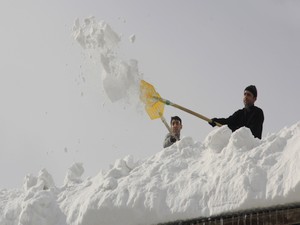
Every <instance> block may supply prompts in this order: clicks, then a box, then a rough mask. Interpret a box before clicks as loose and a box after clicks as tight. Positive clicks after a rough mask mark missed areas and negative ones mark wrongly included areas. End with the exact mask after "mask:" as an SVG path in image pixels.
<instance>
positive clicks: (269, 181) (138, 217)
mask: <svg viewBox="0 0 300 225" xmlns="http://www.w3.org/2000/svg"><path fill="white" fill-rule="evenodd" d="M299 149H300V122H299V123H297V124H295V125H293V126H291V127H290V128H284V129H282V130H281V131H280V132H278V133H277V134H271V135H269V136H267V137H265V138H263V139H262V140H258V139H255V138H253V136H252V134H251V132H250V130H249V129H248V128H241V129H239V130H237V131H236V132H234V133H231V131H230V130H229V129H228V128H227V127H225V126H224V127H222V128H216V129H215V130H213V131H212V132H211V133H210V134H209V135H208V136H207V138H206V139H205V141H204V142H203V143H201V142H194V141H193V140H192V138H191V137H185V138H183V139H182V140H181V141H179V142H177V143H175V144H174V145H172V146H170V147H169V148H166V149H162V150H160V151H159V152H158V153H157V154H155V155H153V156H152V157H150V158H148V159H145V160H142V161H134V159H133V157H132V156H127V157H125V158H124V159H119V160H117V161H116V162H115V164H114V166H112V168H111V169H109V170H108V171H100V172H99V174H98V175H96V176H95V177H92V178H89V179H86V180H82V179H81V176H82V174H83V171H84V170H83V167H82V165H81V164H80V163H77V164H74V165H73V166H72V167H70V169H69V171H68V172H67V174H66V179H65V185H64V186H63V187H55V184H54V183H53V180H52V178H51V175H50V174H48V173H47V171H46V170H42V171H41V172H40V173H39V175H38V177H34V176H32V175H27V176H26V177H25V179H24V185H23V189H21V190H1V191H0V212H1V213H0V224H1V225H4V224H5V225H6V224H10V225H18V224H22V225H29V224H30V225H32V224H39V225H54V224H55V225H58V224H70V225H71V224H72V225H77V224H78V225H79V224H82V225H89V224H91V225H92V224H102V225H111V224H114V225H118V224H120V225H121V224H122V225H124V224H125V225H126V224H131V225H135V224H155V223H158V222H166V221H170V220H176V219H184V218H194V217H203V216H204V217H207V216H211V215H216V214H219V213H225V212H232V211H238V210H243V209H250V208H258V207H267V206H274V205H278V204H286V203H293V202H299V201H300V165H299V160H300V151H299Z"/></svg>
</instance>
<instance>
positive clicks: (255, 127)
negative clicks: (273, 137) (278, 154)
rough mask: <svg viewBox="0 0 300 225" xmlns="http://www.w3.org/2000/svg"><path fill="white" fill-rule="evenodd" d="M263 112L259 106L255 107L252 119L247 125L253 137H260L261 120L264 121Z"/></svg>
mask: <svg viewBox="0 0 300 225" xmlns="http://www.w3.org/2000/svg"><path fill="white" fill-rule="evenodd" d="M264 119H265V118H264V113H263V111H262V110H261V109H260V108H257V112H256V113H255V116H254V119H253V121H251V124H250V125H249V128H250V130H251V132H252V134H253V136H254V137H256V138H259V139H261V136H262V130H263V122H264Z"/></svg>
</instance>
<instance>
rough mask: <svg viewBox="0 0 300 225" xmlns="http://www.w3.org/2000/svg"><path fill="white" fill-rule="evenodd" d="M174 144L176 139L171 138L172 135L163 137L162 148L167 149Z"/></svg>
mask: <svg viewBox="0 0 300 225" xmlns="http://www.w3.org/2000/svg"><path fill="white" fill-rule="evenodd" d="M175 142H176V139H175V138H174V137H173V138H172V135H171V134H170V133H169V134H167V135H166V137H165V140H164V145H163V146H164V148H167V147H169V146H171V145H172V144H173V143H175Z"/></svg>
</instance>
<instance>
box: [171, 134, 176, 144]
mask: <svg viewBox="0 0 300 225" xmlns="http://www.w3.org/2000/svg"><path fill="white" fill-rule="evenodd" d="M170 141H171V142H172V143H174V142H176V138H175V137H174V136H173V135H172V136H171V137H170Z"/></svg>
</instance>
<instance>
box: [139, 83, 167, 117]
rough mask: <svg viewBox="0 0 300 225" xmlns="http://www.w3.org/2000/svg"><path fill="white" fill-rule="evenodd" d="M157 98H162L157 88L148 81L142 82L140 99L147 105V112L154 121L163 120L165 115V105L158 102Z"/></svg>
mask: <svg viewBox="0 0 300 225" xmlns="http://www.w3.org/2000/svg"><path fill="white" fill-rule="evenodd" d="M156 98H161V97H160V95H159V94H158V93H157V92H156V91H155V88H154V87H153V86H152V85H151V84H149V83H147V82H146V81H144V80H141V83H140V99H141V100H142V102H144V103H145V110H146V112H147V113H148V115H149V117H150V118H151V119H152V120H154V119H157V118H161V117H162V115H163V114H164V107H165V104H164V103H162V102H160V101H158V100H157V99H156Z"/></svg>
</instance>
